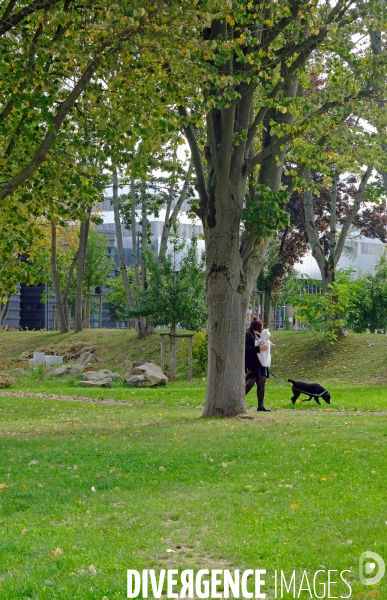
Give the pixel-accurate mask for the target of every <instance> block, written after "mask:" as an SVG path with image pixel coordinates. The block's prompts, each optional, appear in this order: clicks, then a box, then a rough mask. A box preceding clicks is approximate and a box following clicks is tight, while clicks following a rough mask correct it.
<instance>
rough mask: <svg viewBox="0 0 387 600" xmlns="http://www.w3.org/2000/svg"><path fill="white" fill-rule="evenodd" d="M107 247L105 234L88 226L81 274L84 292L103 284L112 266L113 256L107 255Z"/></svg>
mask: <svg viewBox="0 0 387 600" xmlns="http://www.w3.org/2000/svg"><path fill="white" fill-rule="evenodd" d="M107 248H108V240H107V237H106V235H104V234H103V233H100V232H98V231H97V230H96V229H95V227H90V230H89V237H88V240H87V249H86V262H85V272H84V276H83V285H84V289H85V291H86V292H88V291H90V290H91V289H92V288H95V287H97V286H102V285H104V284H105V282H106V279H107V277H108V276H109V274H110V273H111V271H112V269H113V267H114V262H113V257H108V256H107Z"/></svg>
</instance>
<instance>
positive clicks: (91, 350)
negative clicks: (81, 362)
mask: <svg viewBox="0 0 387 600" xmlns="http://www.w3.org/2000/svg"><path fill="white" fill-rule="evenodd" d="M95 351H96V347H95V346H85V347H84V348H81V349H80V350H78V351H77V352H73V353H72V355H71V358H79V357H80V356H81V354H84V353H85V352H88V353H89V354H93V353H94V352H95Z"/></svg>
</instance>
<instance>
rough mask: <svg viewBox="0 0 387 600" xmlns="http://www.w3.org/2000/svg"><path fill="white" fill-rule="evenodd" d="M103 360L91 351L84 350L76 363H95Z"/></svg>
mask: <svg viewBox="0 0 387 600" xmlns="http://www.w3.org/2000/svg"><path fill="white" fill-rule="evenodd" d="M99 362H101V361H100V359H99V358H97V357H96V356H94V354H91V353H90V352H82V354H81V355H80V357H79V358H78V360H77V362H76V364H79V365H93V364H96V363H99Z"/></svg>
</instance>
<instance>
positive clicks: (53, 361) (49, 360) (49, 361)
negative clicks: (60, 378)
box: [44, 354, 63, 367]
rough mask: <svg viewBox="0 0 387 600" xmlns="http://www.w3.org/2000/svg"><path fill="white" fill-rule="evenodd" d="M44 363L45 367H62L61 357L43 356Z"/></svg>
mask: <svg viewBox="0 0 387 600" xmlns="http://www.w3.org/2000/svg"><path fill="white" fill-rule="evenodd" d="M44 356H45V363H46V367H50V366H51V365H62V364H63V356H54V355H52V354H45V355H44Z"/></svg>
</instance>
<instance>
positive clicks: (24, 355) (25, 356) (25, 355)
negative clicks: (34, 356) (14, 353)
mask: <svg viewBox="0 0 387 600" xmlns="http://www.w3.org/2000/svg"><path fill="white" fill-rule="evenodd" d="M30 357H31V352H29V351H28V350H25V351H24V352H22V353H21V354H20V356H19V358H18V360H28V359H29V358H30Z"/></svg>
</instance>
